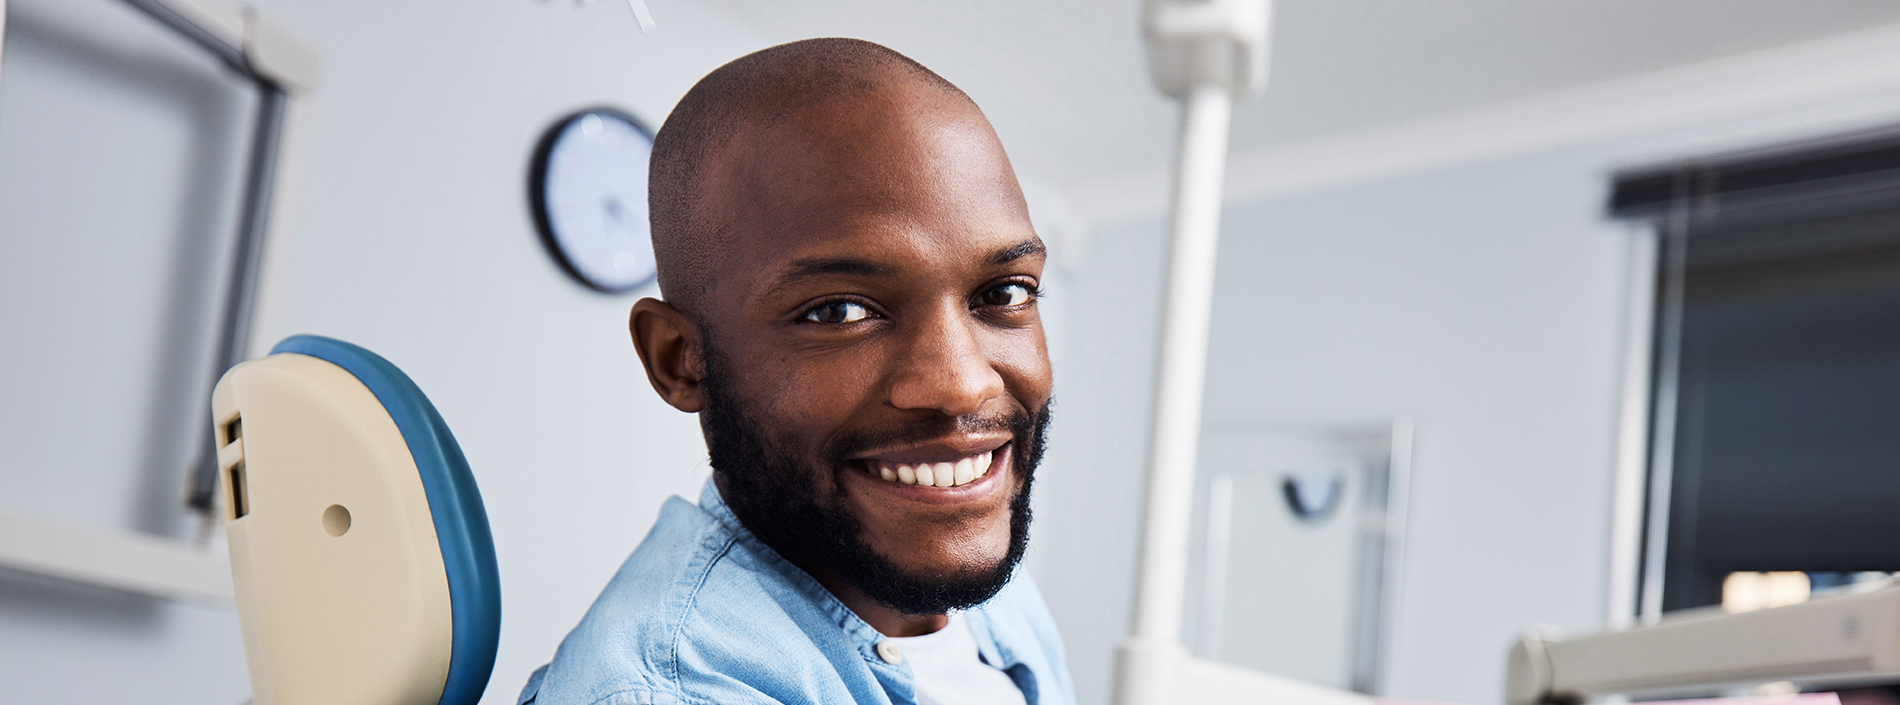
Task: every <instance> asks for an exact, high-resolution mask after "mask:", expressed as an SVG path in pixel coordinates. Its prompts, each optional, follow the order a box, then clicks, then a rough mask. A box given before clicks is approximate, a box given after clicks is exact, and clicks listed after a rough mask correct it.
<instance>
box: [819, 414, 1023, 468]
mask: <svg viewBox="0 0 1900 705" xmlns="http://www.w3.org/2000/svg"><path fill="white" fill-rule="evenodd" d="M1041 413H1042V412H1041V411H1040V410H1038V411H1034V412H1032V411H1029V410H1026V409H1017V410H1016V411H1013V412H1010V413H1005V414H989V415H978V414H966V415H963V416H948V415H945V414H932V415H930V416H927V417H923V418H919V419H917V420H915V421H912V422H908V423H903V424H897V425H891V426H885V427H882V428H873V429H866V430H863V431H859V432H856V433H853V434H851V435H849V436H844V437H840V438H838V439H835V440H833V441H832V442H830V443H828V444H826V445H825V448H824V456H823V457H827V458H831V459H832V460H834V461H843V460H845V459H847V458H852V457H856V456H859V455H863V454H864V453H865V452H867V451H869V450H872V449H878V448H890V447H893V446H898V447H901V446H909V445H922V444H924V443H928V442H930V441H934V440H937V439H939V438H943V437H945V436H950V435H958V434H971V433H985V432H995V431H1006V432H1008V433H1009V435H1010V436H1011V437H1012V438H1025V437H1027V435H1028V434H1029V433H1031V432H1032V431H1034V430H1035V428H1036V418H1037V417H1038V416H1040V415H1041Z"/></svg>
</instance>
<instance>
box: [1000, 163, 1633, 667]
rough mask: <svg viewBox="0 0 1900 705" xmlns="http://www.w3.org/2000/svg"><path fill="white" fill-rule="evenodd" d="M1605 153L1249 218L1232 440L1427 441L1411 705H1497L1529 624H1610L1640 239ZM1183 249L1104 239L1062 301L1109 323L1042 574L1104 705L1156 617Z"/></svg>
mask: <svg viewBox="0 0 1900 705" xmlns="http://www.w3.org/2000/svg"><path fill="white" fill-rule="evenodd" d="M1601 159H1602V156H1601V154H1600V153H1596V152H1564V153H1556V154H1541V155H1534V156H1529V157H1524V158H1520V159H1514V160H1510V161H1506V162H1502V163H1496V164H1487V165H1479V166H1470V167H1462V168H1455V169H1448V170H1444V171H1439V172H1435V173H1430V174H1421V175H1416V176H1409V177H1400V178H1393V179H1388V180H1384V181H1380V182H1376V183H1367V184H1362V185H1356V186H1350V187H1345V188H1340V189H1335V190H1331V191H1326V192H1319V193H1311V194H1305V195H1295V196H1288V197H1282V198H1273V199H1266V200H1258V201H1253V202H1247V203H1239V204H1233V205H1231V206H1230V207H1229V208H1228V209H1227V211H1226V214H1225V220H1224V221H1223V226H1222V227H1223V231H1222V242H1221V254H1220V260H1219V270H1218V274H1217V277H1218V279H1217V281H1216V285H1215V287H1216V288H1215V309H1214V326H1213V331H1214V332H1213V337H1212V339H1211V342H1210V345H1211V353H1210V360H1209V367H1208V379H1209V385H1208V392H1207V401H1206V406H1205V414H1206V416H1205V419H1206V420H1205V424H1206V425H1207V427H1209V428H1215V427H1219V428H1222V429H1232V430H1245V429H1248V428H1257V427H1263V426H1267V425H1271V424H1275V423H1342V424H1357V423H1366V422H1378V421H1380V420H1389V419H1391V418H1392V417H1394V416H1398V415H1406V416H1410V417H1411V418H1412V419H1413V420H1414V422H1415V424H1416V438H1417V441H1416V451H1415V455H1414V458H1415V464H1414V466H1413V477H1414V482H1415V484H1414V496H1413V502H1412V511H1413V514H1412V522H1411V526H1410V529H1411V552H1410V555H1409V556H1408V564H1407V565H1408V569H1407V571H1406V573H1405V574H1404V575H1403V576H1402V581H1403V585H1404V593H1403V594H1404V599H1403V608H1402V613H1401V614H1400V615H1399V617H1398V621H1397V623H1396V625H1395V626H1396V634H1395V635H1394V638H1393V642H1392V643H1393V644H1394V648H1393V649H1392V650H1391V652H1390V656H1389V657H1388V658H1389V660H1388V666H1387V674H1386V683H1387V684H1388V688H1389V692H1390V693H1391V694H1394V695H1398V696H1403V697H1407V698H1420V699H1430V700H1442V701H1448V702H1472V703H1483V702H1495V701H1496V700H1497V699H1498V698H1499V695H1498V694H1499V692H1500V688H1501V687H1502V677H1503V675H1502V664H1503V656H1504V651H1505V648H1506V646H1507V645H1508V642H1509V639H1511V638H1512V637H1513V635H1514V634H1515V633H1516V632H1517V631H1518V630H1520V629H1521V628H1523V627H1524V626H1525V625H1528V624H1531V623H1548V624H1555V625H1560V626H1569V627H1585V628H1587V627H1591V626H1594V625H1597V624H1599V623H1600V622H1601V619H1602V614H1603V613H1602V609H1603V602H1602V586H1603V567H1604V561H1605V550H1606V549H1605V542H1606V539H1607V531H1608V512H1609V509H1608V496H1609V489H1610V467H1611V465H1610V461H1611V449H1612V440H1613V429H1614V422H1615V418H1614V411H1615V402H1616V399H1615V396H1614V391H1615V389H1616V381H1617V374H1618V373H1619V370H1618V369H1617V367H1616V361H1617V359H1618V356H1617V352H1618V350H1619V348H1618V345H1619V344H1620V341H1621V336H1622V316H1621V311H1622V306H1623V303H1622V291H1623V276H1624V271H1623V270H1624V269H1625V259H1624V258H1625V254H1624V253H1625V249H1624V248H1625V247H1626V242H1627V240H1626V238H1627V237H1629V231H1628V230H1627V229H1626V228H1623V227H1621V226H1618V225H1615V224H1611V223H1607V222H1605V221H1604V219H1603V218H1602V217H1601V215H1600V206H1601V204H1602V202H1603V201H1602V198H1603V195H1604V189H1605V184H1606V183H1607V182H1606V180H1605V178H1604V177H1605V174H1604V171H1603V168H1602V164H1601V161H1600V160H1601ZM1162 238H1163V227H1162V223H1161V222H1160V221H1159V220H1158V219H1139V220H1136V221H1131V222H1127V223H1121V224H1114V225H1110V226H1107V227H1103V228H1100V229H1098V230H1096V231H1094V232H1093V233H1091V239H1090V247H1089V262H1088V266H1087V267H1086V271H1083V272H1080V273H1078V274H1076V275H1074V276H1073V279H1072V280H1071V281H1069V283H1068V286H1066V287H1063V288H1058V289H1055V290H1054V291H1053V292H1052V294H1051V295H1052V296H1053V297H1055V298H1057V299H1074V300H1076V301H1086V302H1088V304H1087V306H1077V307H1074V309H1073V310H1071V311H1069V312H1068V313H1070V314H1071V320H1070V322H1069V325H1070V330H1068V331H1066V333H1065V336H1066V337H1065V339H1064V342H1065V343H1066V344H1065V345H1063V346H1061V347H1059V348H1058V349H1057V351H1056V355H1057V357H1056V363H1057V367H1056V373H1057V379H1058V385H1059V387H1058V388H1059V389H1060V390H1061V391H1060V396H1059V404H1060V406H1059V409H1060V411H1059V412H1058V414H1057V417H1056V418H1057V422H1056V430H1055V431H1054V433H1055V436H1054V440H1053V448H1052V450H1051V460H1050V462H1049V464H1048V469H1047V471H1046V472H1045V473H1044V475H1043V484H1042V486H1041V487H1040V488H1039V491H1042V492H1045V493H1046V495H1045V496H1044V498H1043V499H1042V502H1043V505H1042V506H1046V507H1049V509H1048V510H1046V511H1044V512H1043V513H1041V514H1039V515H1038V519H1039V520H1040V521H1039V524H1038V531H1039V532H1040V533H1039V534H1038V536H1037V541H1038V543H1037V545H1036V551H1038V554H1037V555H1038V558H1037V559H1036V560H1038V561H1041V562H1040V563H1038V564H1037V567H1038V568H1040V569H1042V572H1041V573H1039V576H1040V577H1041V578H1042V585H1043V588H1044V590H1045V592H1047V593H1048V594H1050V595H1051V602H1052V607H1053V609H1054V610H1055V611H1056V614H1057V617H1058V619H1059V620H1060V621H1062V623H1063V626H1064V628H1065V630H1066V631H1065V634H1066V635H1067V636H1068V639H1069V642H1070V651H1071V658H1072V659H1073V663H1074V667H1075V671H1076V678H1077V681H1078V683H1079V687H1080V688H1081V690H1082V694H1083V696H1084V697H1083V700H1084V702H1103V701H1106V699H1107V692H1108V691H1107V687H1108V683H1109V674H1110V670H1109V669H1110V668H1111V664H1112V660H1111V658H1110V657H1111V655H1112V647H1113V643H1114V642H1115V641H1116V640H1117V639H1119V638H1120V636H1121V635H1122V634H1123V633H1125V630H1126V629H1127V624H1128V619H1129V614H1130V612H1129V610H1130V609H1131V602H1130V600H1131V598H1132V590H1130V589H1129V587H1128V586H1129V585H1130V584H1131V582H1132V579H1133V570H1134V567H1133V564H1134V555H1133V546H1134V543H1135V537H1136V527H1135V524H1136V522H1137V520H1138V518H1139V516H1140V487H1141V484H1140V480H1141V472H1142V468H1143V466H1144V464H1145V455H1144V454H1145V452H1146V441H1145V439H1146V435H1147V432H1148V428H1147V423H1148V417H1147V414H1146V411H1147V404H1148V403H1149V398H1150V396H1151V389H1150V385H1151V381H1150V380H1151V379H1152V371H1151V369H1150V368H1151V366H1152V365H1153V336H1154V330H1155V326H1156V318H1155V317H1156V311H1157V304H1156V301H1155V298H1156V295H1155V292H1157V291H1158V290H1159V287H1160V272H1161V263H1162V259H1163V258H1162V253H1163V249H1162V247H1163V243H1162ZM1071 305H1072V306H1073V304H1071ZM1058 503H1060V505H1059V504H1058ZM1236 511H1241V508H1236ZM1285 579H1288V580H1299V579H1300V568H1299V566H1287V567H1286V575H1285ZM1230 599H1239V598H1237V597H1236V598H1230ZM1257 638H1260V639H1272V638H1274V636H1273V635H1272V634H1260V635H1257Z"/></svg>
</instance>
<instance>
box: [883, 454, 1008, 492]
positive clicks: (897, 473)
mask: <svg viewBox="0 0 1900 705" xmlns="http://www.w3.org/2000/svg"><path fill="white" fill-rule="evenodd" d="M994 457H996V455H995V452H994V451H986V452H982V453H978V454H976V455H972V456H970V457H967V458H963V459H961V460H957V461H955V462H942V463H914V464H904V463H887V462H884V461H881V460H880V461H874V462H875V463H876V468H877V476H878V477H881V478H884V480H885V481H886V482H902V483H904V484H906V485H925V486H928V487H956V486H958V485H967V484H970V483H971V482H975V481H976V479H977V478H979V477H982V476H984V475H988V474H989V472H990V460H991V459H992V458H994Z"/></svg>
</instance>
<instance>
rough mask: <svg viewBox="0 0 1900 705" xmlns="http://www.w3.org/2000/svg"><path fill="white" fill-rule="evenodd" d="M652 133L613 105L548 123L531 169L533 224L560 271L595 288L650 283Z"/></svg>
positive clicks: (620, 289) (613, 288) (614, 290)
mask: <svg viewBox="0 0 1900 705" xmlns="http://www.w3.org/2000/svg"><path fill="white" fill-rule="evenodd" d="M652 153H653V133H652V131H650V130H648V129H647V128H646V126H645V125H642V124H640V121H639V120H638V119H635V118H634V117H633V116H632V115H628V114H626V113H624V112H621V111H619V110H615V109H613V108H605V107H601V108H589V109H587V110H582V111H580V112H578V113H575V114H573V115H569V116H567V117H565V118H562V119H561V120H560V121H558V122H556V123H554V126H552V127H550V128H548V131H547V134H545V135H543V136H542V137H541V143H540V144H539V145H538V146H537V147H536V149H535V156H534V164H533V166H532V167H530V172H529V179H528V181H529V183H528V200H529V201H530V202H531V203H532V204H533V205H534V219H535V225H536V227H537V228H539V229H540V231H541V240H542V242H544V243H546V244H547V246H548V251H549V252H550V253H552V254H553V255H554V259H555V261H556V262H559V263H560V265H561V268H562V269H565V270H567V273H568V274H571V275H573V276H574V278H575V279H576V280H578V281H579V282H580V283H582V284H585V285H587V286H588V287H591V288H593V289H596V290H598V291H603V292H607V293H619V292H624V291H630V290H633V289H637V288H639V287H641V286H644V285H646V284H647V283H648V282H650V281H653V277H654V273H655V270H654V267H653V244H652V241H651V239H650V238H649V237H648V233H647V157H648V156H649V155H651V154H652Z"/></svg>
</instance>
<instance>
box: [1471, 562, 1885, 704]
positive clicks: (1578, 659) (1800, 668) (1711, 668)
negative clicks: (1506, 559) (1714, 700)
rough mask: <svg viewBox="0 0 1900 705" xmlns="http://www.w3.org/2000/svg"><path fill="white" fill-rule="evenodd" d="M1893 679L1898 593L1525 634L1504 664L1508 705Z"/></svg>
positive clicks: (1697, 612)
mask: <svg viewBox="0 0 1900 705" xmlns="http://www.w3.org/2000/svg"><path fill="white" fill-rule="evenodd" d="M1895 680H1900V587H1888V588H1884V589H1878V590H1874V591H1871V592H1864V593H1858V594H1847V595H1838V596H1829V597H1824V598H1819V599H1815V600H1811V601H1809V602H1804V603H1801V604H1796V605H1788V606H1785V607H1774V608H1770V609H1763V610H1756V611H1753V612H1743V613H1739V614H1724V613H1723V612H1722V611H1721V608H1719V607H1711V608H1705V609H1700V610H1688V611H1684V612H1681V613H1677V614H1675V615H1672V616H1670V617H1666V618H1664V619H1663V621H1662V622H1661V623H1660V624H1656V625H1653V626H1645V627H1636V628H1633V629H1623V630H1618V631H1608V632H1600V633H1596V634H1583V635H1574V636H1564V635H1559V634H1556V633H1555V632H1553V631H1549V630H1533V631H1531V632H1530V633H1528V634H1525V635H1524V637H1523V638H1521V639H1520V640H1519V641H1518V643H1517V645H1516V646H1515V647H1513V648H1512V649H1511V654H1510V657H1509V660H1508V661H1507V662H1506V668H1505V681H1504V700H1505V702H1506V703H1508V704H1509V705H1542V704H1544V703H1578V702H1584V701H1586V700H1589V699H1591V698H1598V697H1602V696H1607V695H1640V696H1645V697H1647V696H1665V697H1666V696H1701V695H1707V694H1709V693H1711V692H1713V691H1716V690H1718V689H1721V688H1725V687H1737V686H1745V685H1752V684H1759V683H1766V682H1770V681H1791V682H1793V683H1795V684H1797V685H1799V686H1802V687H1804V688H1808V689H1818V690H1825V689H1828V688H1836V687H1849V686H1854V685H1877V684H1885V683H1892V682H1894V681H1895Z"/></svg>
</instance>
